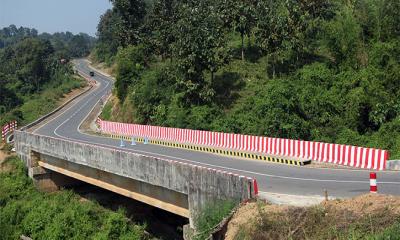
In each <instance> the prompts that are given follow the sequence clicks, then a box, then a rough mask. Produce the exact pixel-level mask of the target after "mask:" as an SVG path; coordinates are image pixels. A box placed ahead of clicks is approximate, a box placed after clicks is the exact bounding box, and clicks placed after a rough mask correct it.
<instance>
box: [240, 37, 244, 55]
mask: <svg viewBox="0 0 400 240" xmlns="http://www.w3.org/2000/svg"><path fill="white" fill-rule="evenodd" d="M241 37H242V61H244V33H241Z"/></svg>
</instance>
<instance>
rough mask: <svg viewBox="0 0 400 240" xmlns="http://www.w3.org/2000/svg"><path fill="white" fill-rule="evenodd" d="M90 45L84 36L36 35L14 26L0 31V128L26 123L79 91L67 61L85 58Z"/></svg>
mask: <svg viewBox="0 0 400 240" xmlns="http://www.w3.org/2000/svg"><path fill="white" fill-rule="evenodd" d="M91 45H93V39H92V38H91V37H89V36H87V35H85V34H80V35H73V34H72V33H68V32H67V33H55V34H53V35H50V34H47V33H42V34H40V35H38V33H37V30H35V29H29V28H23V27H20V28H17V27H16V26H14V25H11V26H9V27H6V28H3V29H0V126H2V125H3V124H4V123H6V122H8V121H10V120H18V122H19V125H21V124H26V123H29V122H31V121H33V120H35V119H37V118H38V117H40V116H41V115H43V114H45V113H48V112H50V111H51V110H53V109H54V108H55V107H56V106H57V104H58V100H59V99H60V98H62V97H63V96H64V94H67V93H69V92H70V91H71V90H72V89H75V88H79V87H82V86H83V85H84V84H85V83H84V81H82V79H80V78H77V77H75V76H73V70H72V65H71V64H70V63H69V60H70V58H71V57H81V56H84V55H85V54H88V52H89V51H90V47H91Z"/></svg>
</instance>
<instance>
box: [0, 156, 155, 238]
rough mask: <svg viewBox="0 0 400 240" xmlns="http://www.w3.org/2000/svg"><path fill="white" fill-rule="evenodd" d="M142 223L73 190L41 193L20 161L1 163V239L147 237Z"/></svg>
mask: <svg viewBox="0 0 400 240" xmlns="http://www.w3.org/2000/svg"><path fill="white" fill-rule="evenodd" d="M145 229H146V226H145V225H139V224H135V223H134V222H131V220H130V219H128V218H126V217H125V212H124V210H123V209H120V210H118V211H116V212H114V211H111V210H107V209H105V208H103V207H101V206H100V205H99V204H98V203H96V202H94V201H87V200H82V199H80V197H79V195H77V194H75V193H73V191H60V192H56V193H51V194H48V193H41V192H39V191H38V190H36V188H35V187H34V186H33V183H32V181H31V179H29V178H28V176H26V174H25V169H24V167H23V164H22V161H21V160H20V159H18V158H17V157H10V158H8V159H7V160H6V161H5V162H3V163H1V164H0V239H1V240H3V239H4V240H6V239H10V240H11V239H19V238H20V236H21V235H25V236H28V237H31V238H32V239H37V240H40V239H150V237H149V236H148V234H147V233H146V231H145Z"/></svg>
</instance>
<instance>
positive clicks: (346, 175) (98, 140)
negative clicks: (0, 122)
mask: <svg viewBox="0 0 400 240" xmlns="http://www.w3.org/2000/svg"><path fill="white" fill-rule="evenodd" d="M75 67H76V69H77V70H78V71H80V72H81V73H83V74H86V75H89V71H91V69H90V68H89V66H88V63H87V61H85V60H83V59H80V60H77V61H76V65H75ZM92 78H93V79H94V80H96V81H97V82H98V84H97V86H96V87H94V88H92V90H90V91H89V92H87V93H86V94H83V95H82V96H80V97H79V98H77V99H75V100H74V101H72V102H71V103H69V104H68V105H66V106H65V107H64V108H63V109H62V110H61V112H60V113H59V114H58V115H57V116H56V117H54V118H53V119H51V120H49V121H47V122H46V123H44V124H43V125H41V126H40V127H39V128H37V129H35V130H34V132H36V133H38V134H41V135H46V136H52V137H58V138H62V139H68V140H73V141H76V142H82V143H90V144H94V145H99V146H107V147H111V148H115V149H124V150H125V151H130V152H135V153H139V154H143V155H149V156H154V157H159V158H164V159H171V160H179V161H183V162H188V163H192V164H197V165H202V166H205V167H212V168H216V169H221V170H225V171H229V172H233V173H238V174H241V175H246V176H249V177H254V178H256V179H257V182H258V185H259V189H260V191H261V192H274V193H282V194H291V195H303V196H316V195H318V196H320V195H322V194H323V191H324V189H327V190H328V192H329V195H330V196H333V197H351V196H355V195H359V194H363V193H367V192H369V171H364V170H348V169H345V170H344V169H322V168H309V167H294V166H287V165H281V164H273V163H267V162H262V161H259V160H245V159H238V158H233V157H228V156H220V155H215V154H210V153H204V152H196V151H190V150H184V149H176V148H169V147H163V146H159V145H143V144H137V145H136V146H130V145H129V143H127V144H126V147H122V148H121V147H120V146H119V145H120V142H119V140H115V139H111V138H106V137H101V136H94V135H89V134H86V133H83V132H81V131H80V130H79V126H80V124H81V123H82V122H83V120H84V119H85V118H86V116H88V114H89V113H90V112H91V110H92V109H93V108H94V106H95V105H96V103H97V102H98V101H99V100H100V98H101V97H102V96H104V95H105V94H106V93H107V92H109V91H110V90H111V89H112V80H111V79H110V78H109V77H107V76H104V75H102V74H101V73H99V72H96V73H95V76H94V77H92ZM377 181H378V191H379V192H380V193H387V194H393V195H400V174H399V172H389V171H384V172H378V177H377Z"/></svg>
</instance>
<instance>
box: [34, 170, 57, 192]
mask: <svg viewBox="0 0 400 240" xmlns="http://www.w3.org/2000/svg"><path fill="white" fill-rule="evenodd" d="M52 174H53V173H52V172H51V171H50V170H47V169H45V168H42V167H30V168H29V169H28V175H29V177H30V178H32V180H33V184H34V185H35V187H36V188H37V189H39V190H40V191H44V192H54V191H57V190H58V189H59V186H58V185H57V183H56V182H55V181H54V180H53V178H52Z"/></svg>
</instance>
